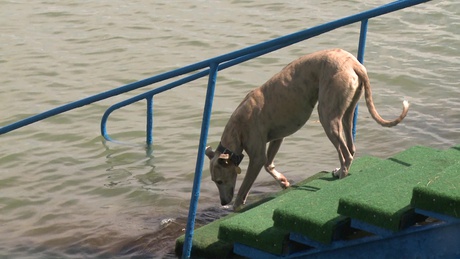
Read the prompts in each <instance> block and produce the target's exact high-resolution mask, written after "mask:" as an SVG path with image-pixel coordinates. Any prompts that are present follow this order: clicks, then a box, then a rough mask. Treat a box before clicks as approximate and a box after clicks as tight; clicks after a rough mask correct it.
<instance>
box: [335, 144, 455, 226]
mask: <svg viewBox="0 0 460 259" xmlns="http://www.w3.org/2000/svg"><path fill="white" fill-rule="evenodd" d="M415 151H417V152H415V153H414V154H413V157H412V159H409V158H403V159H401V158H399V159H397V160H395V161H396V162H397V163H400V164H402V165H405V166H404V168H402V169H401V170H399V171H398V172H397V173H393V174H392V175H391V176H388V177H386V178H383V179H381V180H379V181H377V182H374V183H372V184H369V185H367V186H365V187H363V188H360V189H352V190H350V192H348V193H347V194H346V195H344V196H343V197H342V198H341V199H340V203H339V208H338V212H339V213H340V214H342V215H344V216H347V217H350V218H353V220H356V222H358V223H361V222H363V223H364V225H366V224H369V225H371V226H376V227H378V228H381V229H383V230H390V231H399V230H400V229H402V228H404V227H406V226H409V225H412V224H413V223H414V221H413V220H415V218H414V217H415V216H416V215H415V213H414V209H413V208H412V207H411V206H410V203H411V198H412V190H413V188H414V187H416V186H418V185H421V184H426V183H427V182H429V181H430V179H435V178H437V177H440V176H441V175H443V171H444V170H445V169H446V168H447V167H449V166H451V165H454V164H456V163H457V162H458V161H459V159H460V150H458V149H455V148H451V149H448V150H445V151H433V150H429V149H427V148H422V147H419V148H417V149H416V150H415ZM413 158H415V159H416V160H417V161H411V160H413Z"/></svg>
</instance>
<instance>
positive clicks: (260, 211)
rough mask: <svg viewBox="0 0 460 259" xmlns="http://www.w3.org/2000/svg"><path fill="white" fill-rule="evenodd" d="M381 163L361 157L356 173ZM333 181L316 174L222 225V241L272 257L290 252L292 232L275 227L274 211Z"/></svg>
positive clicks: (330, 178) (324, 175)
mask: <svg viewBox="0 0 460 259" xmlns="http://www.w3.org/2000/svg"><path fill="white" fill-rule="evenodd" d="M378 161H380V159H378V158H375V157H361V158H358V159H356V162H355V164H354V168H355V170H357V171H358V170H361V169H362V168H365V167H368V166H369V165H371V164H373V163H377V162H378ZM331 180H333V178H332V176H331V174H330V173H326V174H324V173H323V174H322V173H319V174H316V175H315V176H314V177H313V178H309V179H307V180H306V181H303V182H301V183H299V184H297V185H295V186H292V187H291V188H288V189H287V190H286V191H285V192H283V193H282V195H279V196H278V197H276V198H275V199H273V200H271V201H268V202H266V203H264V204H262V205H259V206H257V207H255V208H253V209H251V210H248V211H246V212H244V213H241V214H239V215H237V216H235V217H232V218H231V219H229V220H226V221H225V222H222V224H221V226H220V230H219V238H220V239H222V240H225V241H227V242H238V243H241V244H244V245H247V246H250V247H253V248H256V249H259V250H262V251H265V252H269V253H272V254H278V255H281V254H285V253H288V252H289V244H288V241H289V231H287V230H283V229H280V228H277V227H274V226H273V220H272V215H273V211H274V210H275V209H276V208H277V207H279V206H282V205H284V204H286V203H289V202H291V201H292V200H294V199H306V198H308V197H310V196H311V195H312V194H313V193H315V192H317V191H319V190H321V189H322V188H324V187H326V186H328V185H329V184H330V181H331Z"/></svg>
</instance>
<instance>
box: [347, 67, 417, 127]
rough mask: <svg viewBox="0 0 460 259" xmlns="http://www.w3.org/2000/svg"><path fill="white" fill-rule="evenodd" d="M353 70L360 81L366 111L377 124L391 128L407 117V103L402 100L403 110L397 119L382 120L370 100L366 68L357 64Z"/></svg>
mask: <svg viewBox="0 0 460 259" xmlns="http://www.w3.org/2000/svg"><path fill="white" fill-rule="evenodd" d="M354 70H355V72H356V74H357V75H358V77H359V79H360V80H361V83H362V84H363V87H364V97H365V99H366V105H367V109H368V110H369V113H370V114H371V116H372V118H374V120H375V121H376V122H377V123H378V124H380V125H382V126H384V127H393V126H396V125H398V123H400V122H401V121H402V120H403V119H404V117H406V115H407V112H408V110H409V102H407V101H406V100H404V102H403V110H402V112H401V115H399V117H398V118H396V119H395V120H392V121H388V120H385V119H383V118H382V117H380V115H379V113H378V112H377V110H376V109H375V106H374V101H373V100H372V91H371V84H370V82H369V77H368V76H367V73H366V68H364V66H362V65H361V64H359V66H358V67H356V68H355V69H354Z"/></svg>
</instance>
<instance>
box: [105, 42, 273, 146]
mask: <svg viewBox="0 0 460 259" xmlns="http://www.w3.org/2000/svg"><path fill="white" fill-rule="evenodd" d="M276 49H278V45H277V46H273V47H271V48H267V49H264V50H260V51H257V52H254V53H251V54H248V55H245V56H242V57H239V58H235V59H233V60H230V61H227V62H225V63H223V64H220V65H218V66H217V69H218V71H221V70H224V69H226V68H229V67H232V66H235V65H238V64H240V63H243V62H245V61H248V60H250V59H253V58H255V57H258V56H261V55H264V54H267V53H269V52H272V51H274V50H276ZM209 71H210V69H209V68H208V69H205V70H202V71H200V72H197V73H195V74H193V75H190V76H187V77H184V78H181V79H179V80H177V81H174V82H171V83H169V84H166V85H164V86H160V87H158V88H155V89H153V90H150V91H147V92H145V93H142V94H139V95H136V96H134V97H131V98H129V99H126V100H124V101H121V102H119V103H116V104H114V105H112V106H110V107H109V108H107V110H106V111H105V113H104V115H103V116H102V119H101V135H102V136H103V137H104V138H105V139H106V140H107V141H114V140H113V139H112V138H111V137H110V136H109V134H108V133H107V120H108V118H109V116H110V114H111V113H112V112H113V111H115V110H118V109H120V108H122V107H125V106H127V105H130V104H133V103H135V102H139V101H142V100H144V99H148V98H153V96H154V95H157V94H159V93H162V92H165V91H167V90H170V89H173V88H175V87H178V86H180V85H183V84H186V83H188V82H191V81H194V80H197V79H199V78H202V77H205V76H207V75H209ZM147 111H151V109H150V108H148V109H147ZM147 119H148V120H149V119H151V117H150V116H149V115H148V116H147ZM147 124H150V122H148V123H147ZM150 130H151V128H149V127H148V126H147V132H149V131H150ZM151 139H152V138H151V136H149V134H147V145H150V144H152V140H151Z"/></svg>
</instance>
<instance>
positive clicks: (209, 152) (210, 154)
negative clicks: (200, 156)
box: [205, 146, 214, 159]
mask: <svg viewBox="0 0 460 259" xmlns="http://www.w3.org/2000/svg"><path fill="white" fill-rule="evenodd" d="M205 154H206V156H207V157H208V158H209V159H212V158H213V157H214V151H212V147H211V146H207V147H206V152H205Z"/></svg>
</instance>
